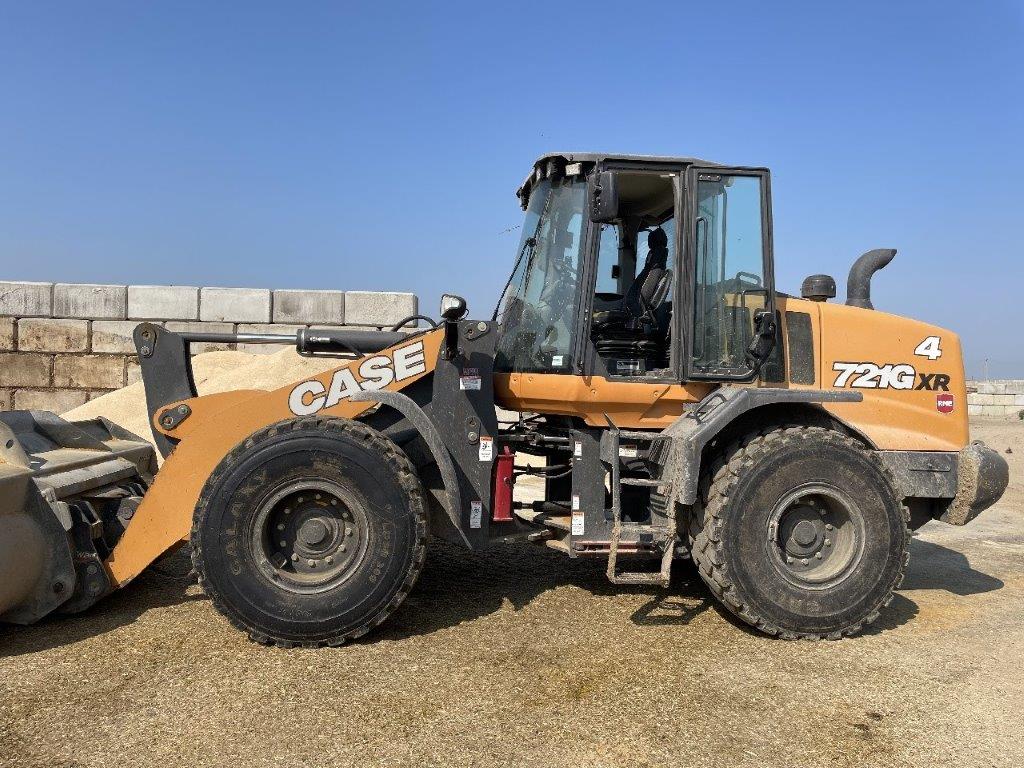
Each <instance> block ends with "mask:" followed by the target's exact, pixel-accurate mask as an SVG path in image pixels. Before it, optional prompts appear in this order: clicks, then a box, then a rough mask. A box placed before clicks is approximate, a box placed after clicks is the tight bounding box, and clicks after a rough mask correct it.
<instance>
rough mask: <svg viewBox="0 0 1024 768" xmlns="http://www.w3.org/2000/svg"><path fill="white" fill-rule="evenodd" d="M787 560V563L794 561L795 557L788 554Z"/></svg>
mask: <svg viewBox="0 0 1024 768" xmlns="http://www.w3.org/2000/svg"><path fill="white" fill-rule="evenodd" d="M786 562H787V563H792V562H793V558H792V557H790V556H789V555H786Z"/></svg>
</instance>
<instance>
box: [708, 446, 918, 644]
mask: <svg viewBox="0 0 1024 768" xmlns="http://www.w3.org/2000/svg"><path fill="white" fill-rule="evenodd" d="M893 489H894V485H893V482H892V480H891V479H890V478H889V476H888V475H887V473H886V471H885V469H884V468H883V467H882V465H881V463H880V462H878V461H877V460H876V459H875V457H874V456H873V455H872V454H871V452H870V451H868V450H866V449H865V448H864V447H863V446H862V445H861V444H860V443H858V442H856V441H854V440H852V439H851V438H848V437H846V436H844V435H842V434H839V433H837V432H834V431H831V430H828V429H824V428H821V427H808V426H790V427H777V426H776V427H768V428H766V429H764V430H762V431H760V432H754V433H751V434H748V435H746V436H744V437H743V438H741V439H740V440H738V441H736V442H734V443H732V444H731V445H729V446H728V447H727V448H726V449H725V450H724V451H723V452H722V454H720V455H719V456H717V457H716V458H714V459H713V460H712V462H711V465H710V467H709V468H708V471H707V472H706V473H705V475H704V477H703V478H702V480H701V486H700V493H699V498H698V500H697V503H696V504H695V505H694V507H693V509H692V514H691V519H690V542H691V553H692V556H693V560H694V562H695V563H696V565H697V567H698V569H699V572H700V575H701V577H702V578H703V579H704V581H705V582H706V583H707V585H708V586H709V587H710V588H711V591H712V592H713V593H714V594H715V596H716V597H717V598H718V599H719V600H720V601H721V602H722V604H723V605H724V606H725V607H726V608H728V609H729V610H730V611H731V612H732V613H734V614H736V616H738V617H739V618H741V619H743V620H744V621H745V622H747V623H748V624H751V625H752V626H754V627H756V628H757V629H759V630H761V631H762V632H765V633H767V634H770V635H776V636H779V637H782V638H786V639H795V638H808V639H821V638H828V639H838V638H840V637H842V636H844V635H852V634H855V633H856V632H858V631H860V630H861V629H862V628H863V627H865V626H866V625H868V624H870V623H871V622H873V621H874V620H875V619H876V618H878V615H879V611H880V609H881V608H882V607H883V606H885V605H888V604H889V602H890V601H891V600H892V595H893V591H894V590H895V589H896V587H898V586H899V584H900V582H901V581H902V580H903V573H904V570H905V568H906V565H907V562H908V559H909V551H908V548H909V542H910V532H909V530H908V528H907V519H908V516H907V510H906V508H905V507H904V506H903V505H902V504H901V503H900V501H899V499H898V498H897V495H896V493H895V491H894V490H893Z"/></svg>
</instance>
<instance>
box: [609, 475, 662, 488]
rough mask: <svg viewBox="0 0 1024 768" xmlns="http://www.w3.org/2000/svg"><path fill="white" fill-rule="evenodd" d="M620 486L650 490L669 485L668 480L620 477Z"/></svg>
mask: <svg viewBox="0 0 1024 768" xmlns="http://www.w3.org/2000/svg"><path fill="white" fill-rule="evenodd" d="M619 485H640V486H644V487H648V488H657V487H658V486H659V485H668V480H648V479H647V478H644V477H620V478H619Z"/></svg>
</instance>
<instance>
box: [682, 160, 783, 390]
mask: <svg viewBox="0 0 1024 768" xmlns="http://www.w3.org/2000/svg"><path fill="white" fill-rule="evenodd" d="M686 193H687V227H688V236H687V237H686V238H685V240H686V247H687V255H686V264H685V266H686V271H685V283H684V286H683V288H684V290H683V293H684V294H685V295H686V296H687V297H688V299H689V303H690V307H689V309H688V311H687V310H685V309H684V313H683V314H684V316H683V318H682V319H683V323H684V333H683V334H682V338H683V339H684V350H683V359H684V373H685V378H686V379H687V380H689V379H698V380H720V381H751V380H752V379H753V378H754V377H755V376H756V371H757V368H758V367H759V366H758V361H757V359H756V358H752V356H751V351H752V342H753V341H755V338H758V337H760V339H761V340H762V341H763V340H764V337H765V336H766V334H769V333H772V334H773V333H774V332H775V331H774V328H775V324H774V317H775V288H774V272H773V269H772V265H773V254H772V228H771V221H772V218H771V190H770V181H769V174H768V170H767V169H764V168H719V167H698V166H691V167H690V168H689V169H687V173H686ZM762 346H763V345H762ZM754 347H755V348H756V347H757V345H754Z"/></svg>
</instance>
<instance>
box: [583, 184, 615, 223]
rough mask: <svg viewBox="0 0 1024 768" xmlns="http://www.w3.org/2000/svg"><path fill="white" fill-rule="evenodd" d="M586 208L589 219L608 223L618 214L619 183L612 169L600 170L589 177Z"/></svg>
mask: <svg viewBox="0 0 1024 768" xmlns="http://www.w3.org/2000/svg"><path fill="white" fill-rule="evenodd" d="M587 208H588V209H589V210H590V220H591V221H593V222H595V223H597V224H609V223H611V222H613V221H615V219H616V218H618V215H619V184H618V180H617V179H616V176H615V173H614V172H613V171H602V172H601V173H598V174H595V175H594V176H592V177H591V179H590V184H589V185H588V186H587Z"/></svg>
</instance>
